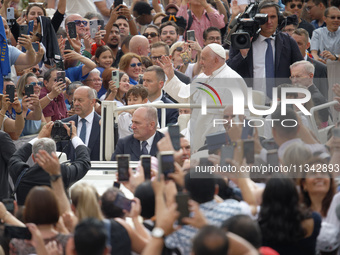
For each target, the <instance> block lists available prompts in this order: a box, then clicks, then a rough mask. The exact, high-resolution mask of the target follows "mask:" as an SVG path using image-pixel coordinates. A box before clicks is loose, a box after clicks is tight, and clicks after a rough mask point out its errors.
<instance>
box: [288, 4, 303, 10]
mask: <svg viewBox="0 0 340 255" xmlns="http://www.w3.org/2000/svg"><path fill="white" fill-rule="evenodd" d="M296 6H297V8H298V9H301V8H302V4H291V5H290V9H294V8H295V7H296Z"/></svg>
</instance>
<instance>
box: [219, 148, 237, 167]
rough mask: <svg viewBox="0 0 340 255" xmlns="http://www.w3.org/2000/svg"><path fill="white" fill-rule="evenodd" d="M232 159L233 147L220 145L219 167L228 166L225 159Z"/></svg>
mask: <svg viewBox="0 0 340 255" xmlns="http://www.w3.org/2000/svg"><path fill="white" fill-rule="evenodd" d="M233 158H234V146H231V145H222V147H221V162H220V165H221V167H222V166H229V165H230V164H229V163H227V162H225V160H226V159H233Z"/></svg>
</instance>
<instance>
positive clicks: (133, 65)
mask: <svg viewBox="0 0 340 255" xmlns="http://www.w3.org/2000/svg"><path fill="white" fill-rule="evenodd" d="M141 65H142V63H140V62H139V63H137V64H136V63H133V64H130V66H131V67H136V66H141Z"/></svg>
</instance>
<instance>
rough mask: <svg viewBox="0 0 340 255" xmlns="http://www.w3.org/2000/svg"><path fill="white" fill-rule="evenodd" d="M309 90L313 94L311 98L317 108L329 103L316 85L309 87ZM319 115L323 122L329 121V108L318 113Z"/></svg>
mask: <svg viewBox="0 0 340 255" xmlns="http://www.w3.org/2000/svg"><path fill="white" fill-rule="evenodd" d="M308 90H309V92H310V93H311V97H312V100H313V103H314V105H315V106H317V105H320V104H325V103H327V100H326V99H325V97H324V96H323V95H322V94H321V92H320V91H319V90H318V88H317V87H316V86H315V85H314V84H313V85H311V86H309V87H308ZM318 114H319V118H320V120H321V121H322V122H326V121H328V117H329V114H328V108H326V109H323V110H320V111H318Z"/></svg>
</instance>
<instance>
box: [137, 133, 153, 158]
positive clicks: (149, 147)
mask: <svg viewBox="0 0 340 255" xmlns="http://www.w3.org/2000/svg"><path fill="white" fill-rule="evenodd" d="M155 135H156V132H155V133H154V134H153V136H151V137H150V138H149V139H148V140H146V141H147V142H148V144H147V145H146V149H147V150H148V154H150V151H151V146H152V143H153V139H154V138H155ZM142 142H143V141H140V150H142Z"/></svg>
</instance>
